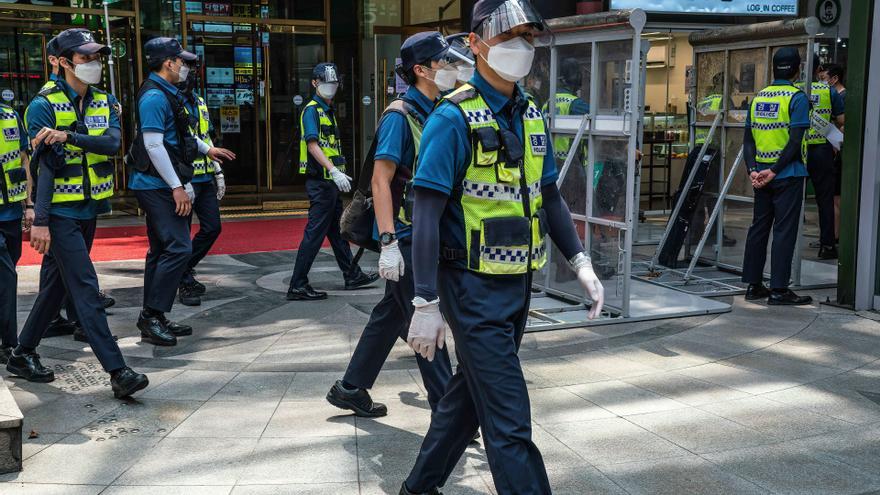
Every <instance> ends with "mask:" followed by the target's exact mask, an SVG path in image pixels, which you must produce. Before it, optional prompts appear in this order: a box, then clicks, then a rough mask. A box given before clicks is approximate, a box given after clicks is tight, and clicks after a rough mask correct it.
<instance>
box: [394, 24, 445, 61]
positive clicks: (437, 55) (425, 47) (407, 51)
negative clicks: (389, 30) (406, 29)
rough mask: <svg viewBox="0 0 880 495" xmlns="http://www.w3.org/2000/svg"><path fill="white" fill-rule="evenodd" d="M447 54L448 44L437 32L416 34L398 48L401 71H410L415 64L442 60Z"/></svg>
mask: <svg viewBox="0 0 880 495" xmlns="http://www.w3.org/2000/svg"><path fill="white" fill-rule="evenodd" d="M448 52H449V43H448V42H447V41H446V38H444V37H443V35H442V34H440V33H438V32H437V31H430V32H424V33H416V34H414V35H412V36H410V37H409V38H407V39H406V41H404V42H403V45H401V46H400V61H401V66H402V67H403V70H410V69H412V68H413V67H414V66H415V65H416V64H420V63H422V62H427V61H429V60H442V59H444V58H445V57H446V55H447V53H448Z"/></svg>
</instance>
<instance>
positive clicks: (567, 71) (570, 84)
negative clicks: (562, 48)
mask: <svg viewBox="0 0 880 495" xmlns="http://www.w3.org/2000/svg"><path fill="white" fill-rule="evenodd" d="M582 81H583V74H582V73H581V67H580V63H579V62H578V60H577V59H576V58H574V57H567V58H564V59H562V63H561V64H560V70H559V82H558V84H559V87H558V88H557V90H556V95H554V98H553V99H554V103H555V104H556V115H560V116H565V115H586V114H587V113H589V112H590V105H588V104H587V103H586V102H585V101H584V100H582V99H581V97H580V96H578V92H579V91H580V89H581V84H582ZM543 111H544V115H550V104H549V102H548V103H545V104H544V107H543ZM573 140H574V138H573V137H571V136H569V135H566V134H558V135H557V136H556V137H555V138H554V139H553V151H554V153H555V154H556V159H557V160H559V163H563V162H564V161H565V159H566V158H567V157H568V149H569V148H570V147H571V142H572V141H573ZM582 151H583V152H585V151H586V147H585V146H584V148H582ZM583 157H584V155H583V154H582V155H581V156H580V157H576V158H581V159H583ZM578 182H580V181H578Z"/></svg>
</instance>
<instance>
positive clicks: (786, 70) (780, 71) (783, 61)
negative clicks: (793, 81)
mask: <svg viewBox="0 0 880 495" xmlns="http://www.w3.org/2000/svg"><path fill="white" fill-rule="evenodd" d="M800 66H801V54H800V52H798V49H797V48H794V47H790V46H786V47H783V48H780V49H779V50H777V51H776V53H775V54H774V55H773V76H774V77H777V78H783V79H790V78H791V77H793V76H794V75H795V74H797V73H798V71H799V70H800Z"/></svg>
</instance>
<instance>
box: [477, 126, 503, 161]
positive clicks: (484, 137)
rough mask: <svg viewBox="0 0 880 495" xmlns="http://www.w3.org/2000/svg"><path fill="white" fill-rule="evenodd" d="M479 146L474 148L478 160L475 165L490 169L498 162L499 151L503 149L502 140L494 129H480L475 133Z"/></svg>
mask: <svg viewBox="0 0 880 495" xmlns="http://www.w3.org/2000/svg"><path fill="white" fill-rule="evenodd" d="M474 134H475V140H476V142H477V145H476V146H475V147H474V148H475V150H476V154H477V159H476V160H474V164H475V165H476V166H478V167H489V166H492V165H495V164H496V163H497V162H498V151H499V150H500V149H501V140H500V139H499V138H498V132H497V131H496V130H495V129H493V128H492V127H480V128H478V129H476V130H475V131H474Z"/></svg>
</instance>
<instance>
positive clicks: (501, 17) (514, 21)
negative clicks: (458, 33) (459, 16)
mask: <svg viewBox="0 0 880 495" xmlns="http://www.w3.org/2000/svg"><path fill="white" fill-rule="evenodd" d="M524 24H530V25H532V26H533V27H535V28H536V29H538V30H541V31H543V30H544V18H543V17H541V14H539V13H538V11H537V10H536V9H535V7H534V6H532V3H531V2H529V0H478V1H477V3H475V4H474V10H473V15H472V16H471V31H472V32H474V33H477V34H478V35H480V37H481V38H483V39H484V40H489V39H492V38H494V37H496V36H498V35H499V34H501V33H505V32H507V31H510V30H511V29H513V28H515V27H517V26H522V25H524Z"/></svg>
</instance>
